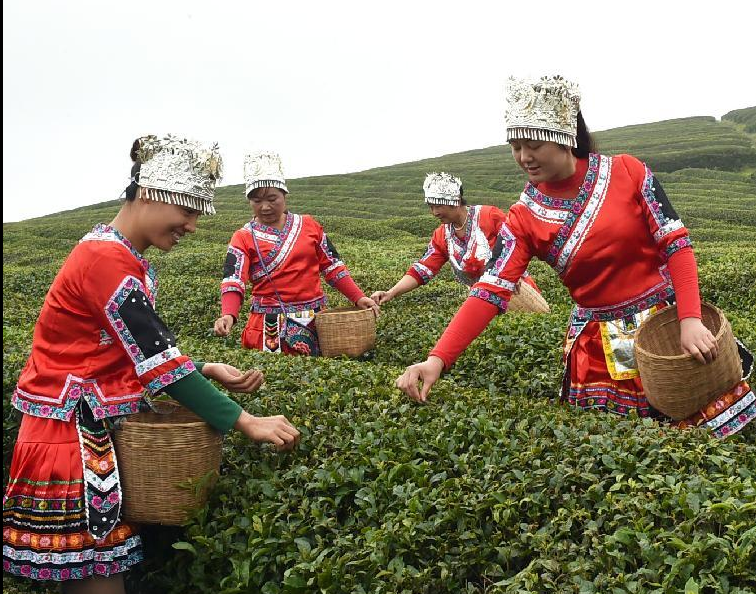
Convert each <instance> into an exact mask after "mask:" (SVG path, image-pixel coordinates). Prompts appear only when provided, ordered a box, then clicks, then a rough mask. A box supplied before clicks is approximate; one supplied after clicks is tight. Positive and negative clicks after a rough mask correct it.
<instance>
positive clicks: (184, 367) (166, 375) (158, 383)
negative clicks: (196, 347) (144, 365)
mask: <svg viewBox="0 0 756 594" xmlns="http://www.w3.org/2000/svg"><path fill="white" fill-rule="evenodd" d="M180 359H183V362H182V363H181V364H180V365H178V366H176V367H173V368H171V369H167V370H161V369H160V368H158V369H156V370H155V371H157V372H158V373H155V374H153V373H152V372H151V373H150V374H149V375H155V377H154V379H152V380H151V381H149V382H148V383H147V382H145V379H147V376H143V377H141V378H140V380H141V381H142V384H143V385H144V386H145V387H146V388H147V390H149V391H150V393H152V394H157V393H158V392H160V391H162V390H164V389H165V388H166V387H167V386H170V385H171V384H173V383H174V382H177V381H179V380H180V379H181V378H183V377H186V376H187V375H189V374H190V373H191V372H192V371H196V369H195V367H194V363H192V361H191V360H190V359H189V357H186V356H184V355H181V357H180Z"/></svg>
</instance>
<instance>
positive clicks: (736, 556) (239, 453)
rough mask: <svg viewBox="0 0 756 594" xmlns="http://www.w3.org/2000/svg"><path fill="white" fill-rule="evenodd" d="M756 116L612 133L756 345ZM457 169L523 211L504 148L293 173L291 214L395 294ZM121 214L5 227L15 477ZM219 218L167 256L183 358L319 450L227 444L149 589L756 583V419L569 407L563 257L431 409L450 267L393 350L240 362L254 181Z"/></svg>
mask: <svg viewBox="0 0 756 594" xmlns="http://www.w3.org/2000/svg"><path fill="white" fill-rule="evenodd" d="M754 111H756V108H748V109H747V110H738V111H736V112H731V113H730V114H728V115H727V116H726V118H727V119H726V120H725V121H723V122H717V121H716V120H715V119H714V118H709V117H695V118H684V119H677V120H670V121H665V122H658V123H654V124H645V125H639V126H628V127H624V128H619V129H615V130H609V131H605V132H600V133H598V134H597V139H598V143H599V146H600V148H601V150H602V151H603V152H608V153H612V154H617V153H624V152H629V153H631V154H634V155H636V156H638V157H639V158H642V159H644V160H645V161H647V162H648V164H649V166H650V167H651V168H652V169H653V170H654V171H656V172H658V175H659V178H660V179H661V180H662V182H663V183H664V186H665V189H666V190H667V194H668V195H669V196H670V197H671V199H672V201H673V203H674V205H675V207H676V208H677V210H678V212H679V213H680V215H681V217H682V218H683V220H684V222H685V223H686V224H687V226H688V227H689V228H690V230H691V235H692V238H693V241H694V245H695V248H696V255H697V259H698V262H699V266H700V280H701V290H702V293H703V296H704V298H705V299H707V300H709V301H711V302H713V303H715V304H717V305H718V306H719V307H721V308H722V309H724V311H725V313H726V314H727V316H728V318H729V319H730V320H731V322H732V324H733V328H734V330H735V332H736V333H737V334H738V335H739V336H740V337H741V338H742V339H743V340H744V341H745V343H746V344H747V345H748V346H750V347H751V348H752V349H754V348H756V288H755V286H754V277H755V276H756V242H755V241H754V240H755V239H756V179H754V175H753V173H752V172H753V171H754V170H756V149H755V148H754V144H753V142H752V138H751V136H749V133H748V132H747V131H745V128H747V126H748V125H749V122H750V121H751V120H749V119H748V118H749V117H751V116H752V115H753V113H754ZM741 112H743V113H741ZM749 114H751V115H750V116H749ZM124 166H125V167H127V166H128V164H124ZM441 169H442V170H445V171H449V172H452V173H454V174H455V175H458V176H460V177H462V179H463V181H464V185H465V196H466V197H467V198H468V200H469V202H471V203H487V204H496V205H499V206H502V207H506V206H508V205H509V204H511V203H513V202H514V201H515V200H516V199H517V197H518V195H519V192H520V191H521V189H522V185H523V183H524V179H523V176H522V175H521V173H520V172H519V171H518V170H517V168H516V166H515V164H514V161H513V160H512V158H511V156H510V155H509V154H508V152H507V149H506V147H504V146H497V147H489V148H485V149H480V150H474V151H467V152H464V153H457V154H453V155H446V156H442V157H437V158H432V159H426V160H423V161H418V162H413V163H404V164H399V165H394V166H391V167H382V168H377V169H371V170H368V171H364V172H359V173H354V174H348V175H338V176H320V177H311V178H305V179H299V180H292V181H291V182H290V183H289V188H290V189H291V191H292V193H291V195H290V199H289V206H290V208H291V210H293V211H295V212H306V213H310V214H313V215H315V216H316V217H317V218H318V219H319V220H320V221H321V222H323V223H324V225H325V227H326V229H327V231H328V232H329V235H330V236H331V237H332V239H333V241H334V243H335V245H336V246H337V247H338V249H339V251H340V253H341V255H342V257H343V259H344V260H345V261H346V262H347V264H348V265H349V266H350V269H351V270H352V273H353V275H354V277H355V279H356V280H357V282H358V283H359V284H360V285H361V287H362V288H363V289H364V290H365V291H366V292H367V293H369V292H371V291H373V290H377V289H386V288H388V287H390V286H391V285H392V284H393V283H394V282H395V281H396V280H397V279H398V278H399V277H400V276H401V275H402V274H403V272H404V271H405V270H406V269H407V267H408V265H409V264H410V263H411V262H412V261H413V260H414V259H416V258H417V257H419V256H420V255H421V254H422V252H423V250H424V247H425V245H426V243H427V241H428V237H429V236H430V233H431V232H432V230H433V229H434V227H435V221H434V219H432V218H431V217H430V216H428V214H427V209H426V207H425V206H424V205H423V202H422V190H421V188H422V181H423V178H424V176H425V174H426V173H427V172H429V171H432V170H441ZM117 209H118V204H117V203H115V202H110V203H103V204H101V205H97V206H94V207H86V208H81V209H77V210H75V211H69V212H66V213H60V214H57V215H51V216H47V217H42V218H39V219H34V220H30V221H24V222H21V223H10V224H4V225H3V232H4V236H3V289H4V301H3V343H4V345H3V396H4V401H3V413H4V421H5V425H4V433H3V458H4V477H6V476H7V467H8V463H9V455H10V450H11V448H12V444H13V439H14V437H15V431H16V429H17V423H18V417H17V415H16V414H15V413H14V412H13V411H11V410H10V408H9V406H8V398H9V396H10V394H11V393H12V390H13V387H14V385H15V381H16V379H17V377H18V374H19V372H20V370H21V368H22V366H23V364H24V362H25V360H26V357H27V356H28V352H29V348H30V344H31V336H32V330H33V326H34V322H35V320H36V318H37V315H38V313H39V309H40V307H41V304H42V302H43V299H44V296H45V294H46V291H47V289H48V287H49V285H50V283H51V282H52V280H53V278H54V275H55V273H56V271H57V269H58V267H59V266H60V264H61V263H62V262H63V260H64V259H65V257H66V255H67V254H68V252H69V251H70V250H71V248H72V247H73V246H74V245H75V243H76V241H77V240H78V239H79V238H80V237H81V236H82V235H83V234H84V233H86V232H87V231H88V230H89V229H90V228H91V227H92V226H93V225H94V224H95V223H97V222H107V221H109V220H110V219H111V218H112V217H113V216H114V214H115V213H116V212H117ZM217 209H218V213H219V214H218V215H217V216H215V217H208V218H205V219H204V220H202V221H201V222H200V225H199V230H198V232H197V233H196V234H195V235H194V236H192V237H190V238H185V239H184V240H183V241H182V243H181V245H180V246H179V247H178V248H177V249H176V250H174V251H173V252H171V253H168V254H162V253H158V252H148V254H147V255H148V257H149V258H150V259H151V261H153V262H154V263H155V264H156V266H157V269H158V271H159V276H160V280H161V295H160V299H159V301H158V311H159V313H160V314H161V315H162V316H163V318H164V319H165V320H166V322H167V323H168V325H169V326H170V327H171V328H172V329H174V331H175V332H176V334H177V335H178V337H179V340H180V343H181V344H180V346H181V348H182V351H183V352H186V353H188V354H190V355H191V356H193V357H195V358H198V359H204V360H225V361H228V362H230V363H233V364H236V365H238V366H239V367H243V368H246V367H250V366H256V367H261V368H263V369H264V370H265V372H266V376H267V383H266V387H265V388H264V389H263V390H261V391H260V393H259V394H256V395H254V396H253V397H245V398H242V400H243V401H244V403H245V406H246V407H247V409H248V410H250V411H253V412H256V413H264V414H274V413H276V412H284V413H285V414H287V415H289V416H290V418H292V420H293V421H294V422H295V424H297V426H299V427H300V428H302V430H303V437H304V439H303V442H302V444H301V447H300V448H299V450H298V451H297V452H296V453H294V454H290V455H287V456H278V455H276V454H274V453H272V452H270V451H269V450H267V449H265V448H257V447H253V446H250V445H248V444H245V443H242V440H241V439H239V438H238V436H233V437H231V438H230V439H228V440H227V443H226V446H225V455H224V460H225V461H224V468H223V476H222V478H221V480H220V482H219V484H218V486H217V488H216V490H215V492H214V495H213V498H212V500H211V503H210V506H209V507H208V508H206V509H205V510H204V511H203V512H202V513H201V514H200V515H199V516H198V517H197V518H196V519H195V520H194V521H193V522H192V523H191V524H190V525H189V526H188V527H187V528H186V529H185V530H168V529H162V530H158V529H150V530H148V532H147V536H148V539H149V542H150V545H151V546H150V548H149V551H148V552H149V555H150V561H149V562H147V563H145V564H144V565H143V566H142V567H141V569H139V570H138V571H136V572H134V573H133V574H132V576H131V578H130V588H131V590H132V591H133V592H181V591H188V590H187V586H186V585H187V584H191V591H197V592H267V593H273V592H314V591H322V592H349V591H354V592H547V591H548V592H575V593H577V592H614V593H618V594H619V593H624V592H627V593H631V592H677V591H686V592H687V591H691V592H693V591H701V592H728V593H733V594H745V593H746V592H752V591H754V589H756V570H754V563H753V559H754V554H755V553H754V551H756V529H754V527H753V526H754V523H756V522H755V521H756V484H755V480H756V445H755V442H756V429H754V428H753V427H750V428H749V429H748V430H747V431H745V432H744V433H743V434H741V435H738V436H735V437H734V438H732V439H730V440H728V441H726V442H716V441H714V440H712V439H710V438H709V437H708V436H707V435H706V434H704V433H703V432H701V431H688V432H679V431H670V430H667V429H664V428H660V427H659V426H657V425H655V424H654V423H649V422H643V421H641V420H639V419H626V420H622V419H616V418H613V417H611V416H610V415H595V414H584V413H576V412H573V411H570V410H566V409H564V408H562V407H560V406H557V405H555V404H553V403H552V402H550V399H553V398H554V397H555V395H556V394H557V390H558V383H559V377H560V372H561V369H560V363H559V345H560V342H561V338H562V336H563V332H564V328H565V324H566V321H567V317H568V314H569V310H570V301H569V297H568V295H567V292H566V290H565V289H564V288H563V287H562V286H561V285H560V284H559V282H558V280H557V279H556V277H555V275H554V274H553V272H552V271H551V270H550V269H549V268H548V267H547V266H545V265H543V264H542V263H540V262H536V263H534V264H533V265H532V267H531V272H533V273H534V275H535V276H536V278H537V280H538V283H539V285H540V286H541V288H542V289H543V291H544V294H545V296H546V298H547V299H548V301H549V302H550V303H551V304H552V313H551V314H549V315H546V316H533V315H526V314H508V315H506V316H503V317H500V318H499V319H497V320H495V321H494V322H493V323H492V324H491V326H490V327H489V328H488V329H487V330H486V331H485V332H484V334H483V335H482V336H481V337H480V338H479V339H478V340H477V341H476V342H475V343H474V344H473V345H472V346H471V347H470V348H469V349H468V351H467V352H466V353H465V354H464V355H463V356H462V357H461V358H460V360H459V361H458V363H457V365H456V366H455V367H454V369H453V370H452V371H451V372H450V373H449V374H448V375H447V376H446V378H445V380H444V381H443V382H442V383H441V384H440V385H439V387H438V389H437V390H436V391H435V392H434V395H433V398H432V402H431V404H429V405H427V406H415V405H411V404H409V403H408V402H407V400H406V399H404V398H403V397H400V396H399V394H398V393H397V392H396V390H394V389H393V388H392V384H393V379H394V378H395V377H396V376H397V375H399V373H401V371H402V370H403V368H404V367H405V366H406V365H408V364H411V363H413V362H416V361H417V360H419V359H421V358H422V357H423V355H424V354H425V353H427V351H428V350H429V348H430V347H431V346H432V345H433V344H434V342H435V340H436V338H437V337H438V336H439V335H440V333H441V332H442V331H443V328H444V327H445V325H446V323H447V322H448V321H449V319H450V318H451V317H452V315H453V314H454V312H455V311H456V308H457V307H458V306H459V304H460V303H461V302H462V300H463V299H464V296H465V291H464V290H463V289H462V287H460V286H459V285H458V284H457V283H455V282H454V281H453V280H452V278H451V275H450V273H449V272H448V270H446V271H445V272H444V273H443V274H442V275H441V276H440V278H438V279H435V280H434V281H433V282H432V283H431V284H430V285H428V286H426V287H424V288H422V289H420V290H417V291H415V292H413V293H411V294H409V295H407V296H404V297H403V298H400V299H397V300H395V301H394V302H392V303H390V304H389V305H388V306H386V307H385V308H384V313H383V316H382V317H381V318H380V320H379V325H378V344H377V347H376V349H375V351H374V352H372V353H370V354H368V355H367V356H365V357H364V358H363V359H362V360H360V361H346V360H345V361H339V360H326V359H313V360H303V359H301V358H293V357H275V356H266V355H263V354H261V353H252V352H248V351H242V350H241V349H240V348H239V334H240V327H241V325H237V327H236V328H235V330H234V333H233V335H232V336H231V337H230V338H228V339H218V338H215V337H213V336H212V335H211V334H212V333H211V328H212V323H213V320H214V319H215V317H216V316H217V313H218V310H219V304H218V301H219V298H218V284H219V279H220V276H221V268H222V264H223V259H224V255H225V248H226V243H227V241H228V239H229V238H230V236H231V234H232V233H233V231H234V230H235V229H237V228H238V227H240V226H241V225H242V224H243V223H244V222H245V221H246V220H248V218H249V207H248V205H247V202H246V200H245V199H244V197H243V190H242V187H241V186H229V187H224V188H221V189H220V190H219V192H218V195H217ZM326 290H327V292H328V294H329V298H330V299H331V303H332V305H340V304H343V300H342V298H341V297H340V296H339V295H337V294H334V293H333V292H332V291H331V290H330V289H328V288H327V289H326ZM176 541H181V542H183V543H185V544H181V545H179V547H180V548H181V550H173V549H171V548H170V544H171V543H172V542H176ZM5 581H6V582H9V583H12V584H16V583H17V582H15V581H12V580H5ZM11 587H14V586H11ZM699 588H700V590H699ZM34 591H40V589H39V588H35V589H34Z"/></svg>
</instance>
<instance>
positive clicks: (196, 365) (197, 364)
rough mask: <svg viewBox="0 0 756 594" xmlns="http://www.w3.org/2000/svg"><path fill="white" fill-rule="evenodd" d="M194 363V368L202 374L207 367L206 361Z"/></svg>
mask: <svg viewBox="0 0 756 594" xmlns="http://www.w3.org/2000/svg"><path fill="white" fill-rule="evenodd" d="M192 363H194V366H195V367H196V368H197V371H199V372H200V373H202V368H203V367H204V366H205V361H192Z"/></svg>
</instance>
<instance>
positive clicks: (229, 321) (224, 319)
mask: <svg viewBox="0 0 756 594" xmlns="http://www.w3.org/2000/svg"><path fill="white" fill-rule="evenodd" d="M233 326H234V316H232V315H231V314H226V315H225V316H221V317H219V318H218V319H217V320H215V327H214V328H213V330H214V331H215V335H216V336H228V335H229V333H230V332H231V328H233Z"/></svg>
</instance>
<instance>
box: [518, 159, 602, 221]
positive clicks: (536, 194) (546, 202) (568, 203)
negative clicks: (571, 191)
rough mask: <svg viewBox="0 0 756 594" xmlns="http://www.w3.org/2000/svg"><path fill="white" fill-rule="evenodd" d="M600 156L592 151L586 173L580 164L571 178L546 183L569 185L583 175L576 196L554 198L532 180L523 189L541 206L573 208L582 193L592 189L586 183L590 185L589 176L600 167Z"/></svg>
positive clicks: (553, 185) (556, 185)
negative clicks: (582, 171) (537, 186)
mask: <svg viewBox="0 0 756 594" xmlns="http://www.w3.org/2000/svg"><path fill="white" fill-rule="evenodd" d="M599 156H600V155H598V154H596V153H591V154H590V155H589V156H588V165H587V167H586V169H585V172H584V173H582V174H581V170H582V167H580V166H578V168H577V169H576V170H575V173H574V174H573V175H572V176H570V177H569V178H567V179H565V180H561V181H559V182H556V183H555V184H548V183H546V184H544V185H545V186H551V187H557V188H558V187H559V186H562V185H566V186H569V184H571V183H574V182H576V181H577V180H578V178H579V176H581V175H582V178H583V183H582V185H581V186H580V188H579V190H578V196H576V197H575V198H553V197H551V196H547V195H546V194H544V193H543V192H541V191H540V190H539V189H538V188H536V187H535V186H534V185H533V184H532V183H530V182H528V183H527V185H526V186H525V190H523V191H524V193H525V194H526V195H527V196H529V197H530V198H532V199H533V200H535V201H536V202H537V203H538V204H540V205H541V206H547V207H549V208H561V209H563V210H572V209H573V206H574V204H575V201H576V200H578V199H579V198H580V195H581V194H584V193H585V192H587V190H588V189H590V188H587V187H586V184H588V185H589V186H590V182H589V180H588V177H589V176H590V174H591V171H592V170H595V169H596V168H597V167H598V161H599Z"/></svg>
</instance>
